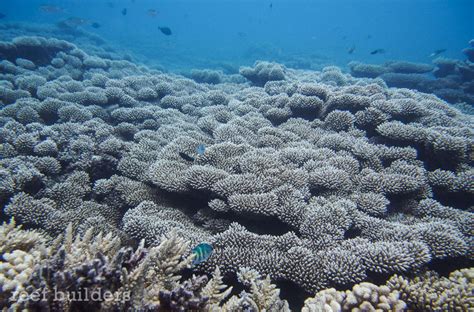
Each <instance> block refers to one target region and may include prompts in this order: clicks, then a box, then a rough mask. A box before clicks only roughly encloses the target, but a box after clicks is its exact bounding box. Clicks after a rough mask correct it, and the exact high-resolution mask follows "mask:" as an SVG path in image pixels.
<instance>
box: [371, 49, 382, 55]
mask: <svg viewBox="0 0 474 312" xmlns="http://www.w3.org/2000/svg"><path fill="white" fill-rule="evenodd" d="M384 53H385V50H384V49H376V50H373V51H372V52H370V54H372V55H374V54H384Z"/></svg>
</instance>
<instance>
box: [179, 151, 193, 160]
mask: <svg viewBox="0 0 474 312" xmlns="http://www.w3.org/2000/svg"><path fill="white" fill-rule="evenodd" d="M178 154H179V156H181V158H182V159H184V160H186V161H194V157H191V156H189V155H188V154H185V153H183V152H179V153H178Z"/></svg>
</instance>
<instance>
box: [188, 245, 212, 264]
mask: <svg viewBox="0 0 474 312" xmlns="http://www.w3.org/2000/svg"><path fill="white" fill-rule="evenodd" d="M212 250H213V248H212V246H211V245H209V244H207V243H201V244H199V245H197V246H196V247H194V248H193V249H192V250H191V252H192V253H193V254H194V255H195V257H194V259H193V265H198V264H200V263H203V262H204V261H206V260H207V259H209V257H210V256H211V254H212Z"/></svg>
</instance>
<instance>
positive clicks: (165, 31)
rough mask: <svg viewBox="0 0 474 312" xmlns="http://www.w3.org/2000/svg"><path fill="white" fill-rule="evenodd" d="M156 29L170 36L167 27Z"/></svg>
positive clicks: (169, 30)
mask: <svg viewBox="0 0 474 312" xmlns="http://www.w3.org/2000/svg"><path fill="white" fill-rule="evenodd" d="M158 29H159V30H160V31H161V32H162V33H163V34H165V35H166V36H170V35H171V34H172V33H171V29H170V28H169V27H158Z"/></svg>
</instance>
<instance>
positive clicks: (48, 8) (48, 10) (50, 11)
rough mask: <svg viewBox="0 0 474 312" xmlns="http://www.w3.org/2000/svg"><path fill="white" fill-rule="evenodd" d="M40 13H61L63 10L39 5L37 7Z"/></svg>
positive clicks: (52, 6)
mask: <svg viewBox="0 0 474 312" xmlns="http://www.w3.org/2000/svg"><path fill="white" fill-rule="evenodd" d="M39 9H40V11H42V12H44V13H62V12H64V9H63V8H61V7H58V6H55V5H41V6H40V7H39Z"/></svg>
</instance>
